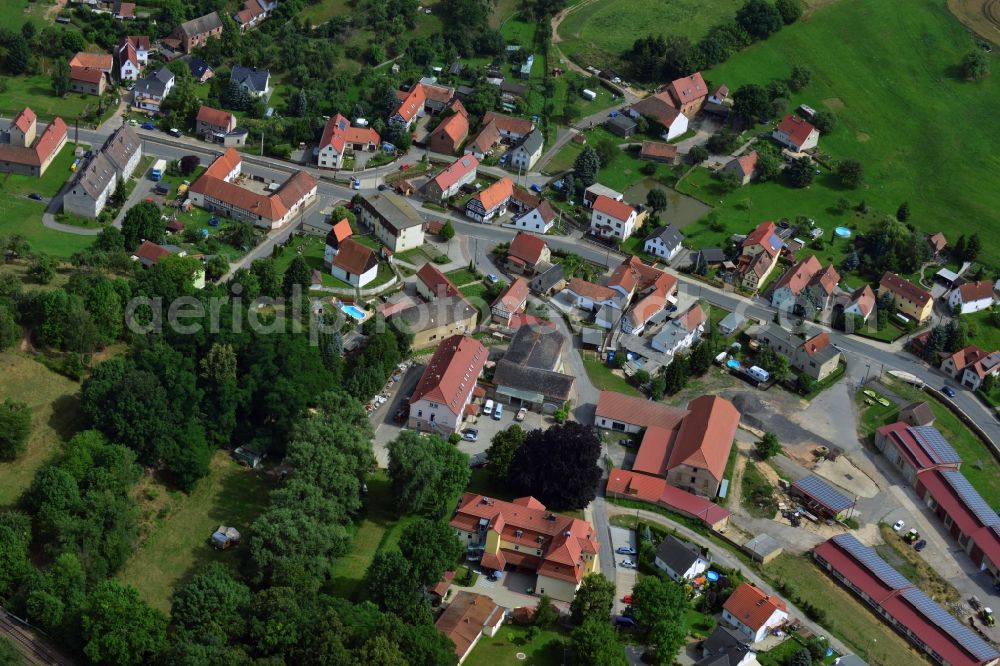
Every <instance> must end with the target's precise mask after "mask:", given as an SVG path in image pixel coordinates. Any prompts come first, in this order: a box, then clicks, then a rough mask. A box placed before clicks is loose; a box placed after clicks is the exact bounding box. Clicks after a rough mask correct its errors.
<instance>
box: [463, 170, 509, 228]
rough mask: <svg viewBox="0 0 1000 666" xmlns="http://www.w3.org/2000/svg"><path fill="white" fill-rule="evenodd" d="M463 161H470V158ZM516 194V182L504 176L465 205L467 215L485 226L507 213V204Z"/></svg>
mask: <svg viewBox="0 0 1000 666" xmlns="http://www.w3.org/2000/svg"><path fill="white" fill-rule="evenodd" d="M463 159H469V158H468V157H466V158H463ZM513 194H514V182H513V181H512V180H511V179H510V178H507V177H506V176H504V177H503V178H501V179H500V180H498V181H496V182H495V183H493V184H492V185H490V186H489V187H487V188H486V189H483V190H480V191H479V192H477V193H476V194H474V195H473V196H472V198H471V199H469V201H468V202H467V203H466V204H465V214H466V215H468V216H469V217H470V218H472V219H473V220H475V221H476V222H482V223H483V224H485V223H487V222H489V221H490V220H492V219H493V218H494V217H502V216H503V215H504V214H505V213H506V212H507V204H508V203H510V198H511V197H512V196H513Z"/></svg>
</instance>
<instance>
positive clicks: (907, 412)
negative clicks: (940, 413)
mask: <svg viewBox="0 0 1000 666" xmlns="http://www.w3.org/2000/svg"><path fill="white" fill-rule="evenodd" d="M899 420H900V421H905V422H906V423H907V424H908V425H911V426H932V425H934V410H932V409H931V406H930V405H928V404H927V403H926V402H924V401H920V402H911V403H910V404H908V405H907V406H906V407H903V408H902V409H901V410H899Z"/></svg>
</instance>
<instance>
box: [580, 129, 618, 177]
mask: <svg viewBox="0 0 1000 666" xmlns="http://www.w3.org/2000/svg"><path fill="white" fill-rule="evenodd" d="M587 146H590V144H589V143H588V144H587ZM584 150H586V148H585V149H584ZM594 151H595V152H596V153H597V161H598V164H599V168H601V169H604V168H606V167H608V166H609V165H610V164H611V163H612V162H613V161H614V160H615V157H616V156H617V155H618V154H619V153H620V152H621V151H620V150H619V149H618V144H616V143H615V141H614V139H612V138H610V137H602V138H601V139H599V140H598V141H597V142H596V145H595V146H594ZM577 159H579V157H577Z"/></svg>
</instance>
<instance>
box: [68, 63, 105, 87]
mask: <svg viewBox="0 0 1000 666" xmlns="http://www.w3.org/2000/svg"><path fill="white" fill-rule="evenodd" d="M69 75H70V78H72V79H73V80H74V81H85V82H87V83H95V84H96V83H100V82H101V79H103V78H104V76H105V74H104V72H102V71H101V70H99V69H91V68H90V67H70V68H69Z"/></svg>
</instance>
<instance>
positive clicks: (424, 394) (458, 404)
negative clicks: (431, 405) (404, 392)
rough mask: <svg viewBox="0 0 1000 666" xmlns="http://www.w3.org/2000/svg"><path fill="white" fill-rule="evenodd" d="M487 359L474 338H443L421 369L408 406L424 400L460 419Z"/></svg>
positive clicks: (484, 349)
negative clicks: (439, 405) (443, 407)
mask: <svg viewBox="0 0 1000 666" xmlns="http://www.w3.org/2000/svg"><path fill="white" fill-rule="evenodd" d="M488 357H489V352H488V351H487V350H486V347H484V346H483V345H482V343H480V342H479V341H478V340H476V339H475V338H470V337H468V336H464V335H453V336H451V337H450V338H447V339H446V340H444V341H443V342H442V343H441V344H440V345H439V346H438V348H437V350H436V351H435V352H434V355H433V356H432V357H431V360H430V362H429V363H428V364H427V367H426V368H425V369H424V374H423V375H421V377H420V381H419V382H418V383H417V388H416V389H415V390H414V391H413V396H412V397H411V398H410V404H411V405H412V404H415V403H416V402H417V401H419V400H424V399H426V400H430V401H432V402H437V403H440V404H442V405H444V406H445V407H446V408H447V409H449V410H450V411H451V412H452V413H453V414H455V415H460V414H461V413H462V409H463V407H464V406H465V404H466V403H467V402H468V400H469V397H470V396H471V394H472V390H473V389H474V388H475V387H476V379H477V378H478V377H479V374H480V373H481V372H482V370H483V366H484V365H485V364H486V360H487V359H488Z"/></svg>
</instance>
